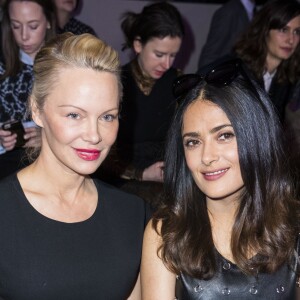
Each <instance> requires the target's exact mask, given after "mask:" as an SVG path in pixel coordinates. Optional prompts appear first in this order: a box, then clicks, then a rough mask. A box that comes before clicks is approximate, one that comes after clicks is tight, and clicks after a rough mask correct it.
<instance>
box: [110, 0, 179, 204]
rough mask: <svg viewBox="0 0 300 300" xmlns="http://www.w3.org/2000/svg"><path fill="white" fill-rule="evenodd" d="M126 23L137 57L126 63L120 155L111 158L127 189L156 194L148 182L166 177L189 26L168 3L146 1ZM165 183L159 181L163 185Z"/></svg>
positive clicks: (128, 42)
mask: <svg viewBox="0 0 300 300" xmlns="http://www.w3.org/2000/svg"><path fill="white" fill-rule="evenodd" d="M121 26H122V30H123V32H124V35H125V39H126V42H125V48H126V47H128V48H131V49H133V51H134V52H135V54H136V56H135V58H134V59H133V60H132V61H130V62H129V63H128V64H126V65H125V66H123V67H122V84H123V87H124V89H123V102H122V107H121V108H122V109H121V117H120V129H119V134H118V139H117V145H116V153H117V158H112V159H111V161H113V162H115V164H116V167H115V172H116V173H117V176H121V177H122V178H123V179H125V181H122V182H121V185H123V188H125V189H128V190H130V191H131V192H135V193H138V194H139V195H141V196H143V197H145V198H149V197H151V196H154V194H155V195H156V198H157V197H158V195H157V193H155V192H154V190H152V187H153V185H151V184H150V183H149V181H156V182H161V181H163V153H164V144H165V139H166V134H167V130H168V128H169V125H170V121H171V118H172V115H173V113H174V111H175V107H176V101H175V99H174V96H173V94H172V84H173V81H174V79H175V78H176V77H177V76H178V70H177V69H175V68H173V67H172V65H173V62H174V60H175V57H176V54H177V53H178V51H179V49H180V46H181V42H182V38H183V34H184V28H183V24H182V19H181V16H180V13H179V12H178V10H177V9H176V8H175V6H173V5H171V4H169V3H167V2H158V3H154V4H150V5H147V6H145V7H144V8H143V10H142V11H141V12H140V13H133V12H127V13H125V14H124V15H123V21H122V24H121ZM129 180H130V181H129ZM140 181H148V183H146V184H143V183H141V182H140ZM124 182H125V184H124ZM126 182H127V183H126ZM161 187H162V185H161V184H158V189H160V188H161ZM148 188H149V190H148ZM143 191H146V194H144V192H143Z"/></svg>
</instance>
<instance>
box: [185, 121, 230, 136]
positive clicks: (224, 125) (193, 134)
mask: <svg viewBox="0 0 300 300" xmlns="http://www.w3.org/2000/svg"><path fill="white" fill-rule="evenodd" d="M226 127H232V125H231V124H223V125H220V126H217V127H214V128H213V129H211V130H210V131H209V133H216V132H218V131H220V130H221V129H223V128H226ZM199 136H200V134H199V133H198V132H195V131H194V132H187V133H185V134H184V135H183V136H182V138H183V139H184V138H185V137H193V138H198V137H199Z"/></svg>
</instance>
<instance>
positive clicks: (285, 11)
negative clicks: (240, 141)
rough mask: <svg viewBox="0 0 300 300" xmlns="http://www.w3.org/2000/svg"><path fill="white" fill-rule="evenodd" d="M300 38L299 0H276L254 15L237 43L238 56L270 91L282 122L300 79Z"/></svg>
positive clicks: (236, 51)
mask: <svg viewBox="0 0 300 300" xmlns="http://www.w3.org/2000/svg"><path fill="white" fill-rule="evenodd" d="M299 41H300V3H299V2H297V1H280V0H276V1H270V3H267V4H266V5H264V6H263V8H262V9H261V10H260V11H258V12H257V14H255V16H254V19H253V21H252V23H251V25H250V26H249V29H248V30H247V31H246V32H245V34H244V35H243V36H242V38H241V39H240V41H239V42H238V43H237V45H236V46H235V53H236V55H237V57H239V58H241V59H242V60H243V62H244V63H245V64H246V66H247V68H248V69H249V70H250V71H251V72H252V73H253V75H254V77H255V78H256V79H257V80H258V82H260V83H261V85H262V86H263V87H264V89H265V90H266V91H267V92H268V93H269V95H270V98H271V100H272V102H273V104H274V105H275V108H276V111H277V113H278V115H279V117H280V119H281V121H284V113H285V107H286V104H287V103H288V101H289V100H290V98H291V96H292V92H293V88H294V86H295V84H296V82H297V81H298V80H299V74H300V51H299V50H300V49H299Z"/></svg>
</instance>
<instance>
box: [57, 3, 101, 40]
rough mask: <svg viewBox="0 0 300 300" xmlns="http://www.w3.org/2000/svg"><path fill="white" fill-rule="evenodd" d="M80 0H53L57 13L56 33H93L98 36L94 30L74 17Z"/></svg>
mask: <svg viewBox="0 0 300 300" xmlns="http://www.w3.org/2000/svg"><path fill="white" fill-rule="evenodd" d="M79 1H80V0H68V1H65V0H53V2H54V5H55V11H56V19H57V29H56V32H57V33H58V34H61V33H63V32H72V33H74V34H82V33H91V34H93V35H96V33H95V31H94V29H93V28H92V27H90V26H89V25H87V24H84V23H82V22H81V21H79V20H77V19H75V18H74V17H73V14H74V12H75V11H76V9H77V7H78V5H79Z"/></svg>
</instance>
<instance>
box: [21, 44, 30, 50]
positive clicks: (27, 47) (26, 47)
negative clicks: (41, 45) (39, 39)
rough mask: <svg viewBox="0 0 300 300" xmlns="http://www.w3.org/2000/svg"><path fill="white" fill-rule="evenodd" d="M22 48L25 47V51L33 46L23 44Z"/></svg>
mask: <svg viewBox="0 0 300 300" xmlns="http://www.w3.org/2000/svg"><path fill="white" fill-rule="evenodd" d="M22 49H23V50H24V51H26V50H30V49H31V46H25V45H23V46H22Z"/></svg>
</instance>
